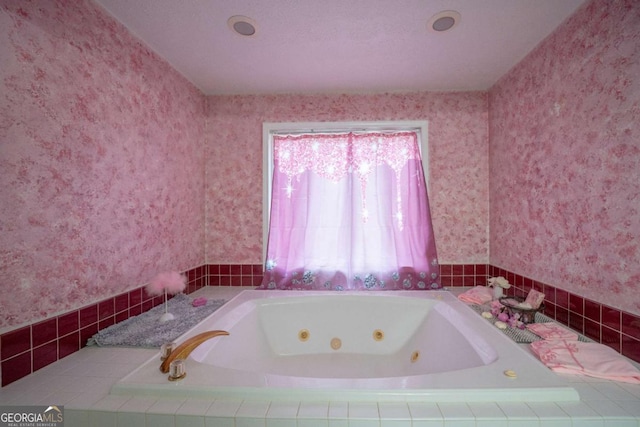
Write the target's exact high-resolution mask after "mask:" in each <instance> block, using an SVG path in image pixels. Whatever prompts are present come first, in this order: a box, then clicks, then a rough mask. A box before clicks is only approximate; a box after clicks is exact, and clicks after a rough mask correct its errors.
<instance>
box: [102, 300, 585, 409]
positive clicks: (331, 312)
mask: <svg viewBox="0 0 640 427" xmlns="http://www.w3.org/2000/svg"><path fill="white" fill-rule="evenodd" d="M215 329H221V330H226V331H228V332H229V335H228V336H220V337H216V338H213V339H211V340H209V341H205V342H204V343H202V344H201V345H200V346H198V347H197V348H196V349H195V350H194V351H193V352H192V353H191V355H190V356H189V357H188V358H187V359H186V361H185V363H186V372H187V375H186V377H185V378H184V379H182V380H180V381H168V379H167V374H162V373H161V372H160V371H159V366H160V355H159V354H158V356H157V357H154V358H153V359H151V360H148V361H147V362H145V363H144V364H142V365H141V366H140V367H138V368H137V369H135V370H134V371H133V372H131V373H130V374H128V375H127V376H125V377H124V378H122V379H121V380H119V381H118V382H116V384H115V385H114V386H113V387H112V389H111V393H112V394H120V395H121V394H135V395H153V396H163V397H172V396H173V397H187V396H198V397H211V398H215V397H226V398H240V399H259V400H271V401H274V400H275V401H282V400H292V401H305V400H310V401H318V400H325V401H328V400H330V401H336V400H344V401H358V402H362V401H406V402H411V401H437V402H452V401H466V402H489V401H495V402H505V401H527V402H544V401H548V402H556V401H578V400H579V395H578V393H577V392H576V391H575V390H574V389H573V388H571V387H568V386H567V385H566V382H565V381H563V380H562V379H561V378H559V377H558V376H557V375H556V374H554V373H553V372H551V371H550V370H548V369H547V368H546V367H545V366H544V365H542V364H541V363H540V362H539V361H538V360H537V359H535V357H534V356H533V355H531V354H530V353H529V352H528V351H527V350H526V349H525V348H522V347H521V346H519V345H518V344H516V343H514V342H513V341H512V340H511V339H509V338H508V337H507V336H505V335H504V334H503V333H501V332H500V331H498V330H497V329H496V328H495V327H494V326H492V325H491V324H490V323H489V322H486V321H485V320H484V319H482V318H481V317H480V316H478V315H477V314H476V313H475V312H474V311H473V310H471V309H470V308H469V307H467V306H466V305H465V304H463V303H462V302H460V301H459V300H458V299H457V298H456V297H455V296H454V295H452V294H451V293H449V292H447V291H428V292H427V291H383V292H364V291H359V292H329V291H274V290H247V291H243V292H241V293H240V294H238V295H237V296H236V297H235V298H233V299H232V300H230V301H229V302H228V303H226V304H225V305H224V306H223V307H221V308H220V309H219V310H217V311H216V312H214V313H213V314H211V315H210V316H209V317H207V318H206V319H205V320H204V321H202V322H201V323H200V324H198V325H197V326H196V327H195V328H193V329H192V330H191V331H189V332H188V333H186V334H185V335H183V336H182V337H180V338H179V339H178V340H177V342H178V343H180V342H182V341H184V340H186V339H188V338H189V337H191V336H194V335H196V334H199V333H201V332H204V331H208V330H215ZM505 373H509V374H511V375H507V374H505ZM513 374H515V376H514V375H513Z"/></svg>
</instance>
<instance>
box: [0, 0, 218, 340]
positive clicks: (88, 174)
mask: <svg viewBox="0 0 640 427" xmlns="http://www.w3.org/2000/svg"><path fill="white" fill-rule="evenodd" d="M0 40H1V41H0V63H1V64H2V67H0V78H1V79H2V89H1V90H0V235H1V236H2V238H0V295H2V297H0V330H2V329H3V328H4V329H7V328H11V327H15V326H17V325H20V324H23V323H25V322H29V321H34V320H36V319H39V318H44V317H47V316H50V315H53V314H55V313H59V312H64V311H68V310H69V309H71V308H77V307H81V306H82V305H85V304H88V303H91V302H95V301H97V300H100V299H102V298H105V297H108V296H112V295H115V294H117V293H120V292H122V291H124V290H126V289H127V288H130V287H134V286H140V285H142V284H144V283H146V282H147V281H149V279H150V278H151V277H152V276H153V275H155V274H156V273H157V272H158V271H160V270H163V269H168V268H175V269H180V270H182V269H187V268H190V267H193V266H196V265H200V264H202V262H203V260H204V227H203V224H204V204H203V202H202V200H203V199H204V160H203V158H204V138H205V136H206V135H205V126H206V102H207V101H206V98H205V97H204V96H203V95H202V94H201V93H200V92H199V91H197V90H196V89H195V88H194V87H193V86H192V85H191V84H190V83H188V82H187V81H186V80H185V79H184V78H182V77H181V76H179V75H178V74H177V73H176V72H175V71H173V70H172V69H171V68H170V67H169V65H168V64H167V63H165V62H164V61H162V60H160V59H159V58H158V57H157V56H156V55H155V54H154V53H152V52H151V51H150V50H149V49H148V48H146V47H144V46H143V45H141V44H140V43H139V42H138V41H137V40H136V39H134V38H133V37H132V36H131V35H130V33H129V32H128V31H127V30H126V29H125V28H124V27H122V26H121V25H120V24H117V23H116V22H115V21H114V20H112V19H111V18H110V17H109V16H108V15H107V14H106V13H105V12H103V11H102V10H101V9H99V8H98V7H97V6H96V5H95V4H94V3H93V2H90V1H88V0H81V1H62V0H61V1H53V0H41V1H17V0H16V1H10V0H0Z"/></svg>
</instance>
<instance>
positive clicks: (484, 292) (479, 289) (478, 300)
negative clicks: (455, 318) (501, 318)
mask: <svg viewBox="0 0 640 427" xmlns="http://www.w3.org/2000/svg"><path fill="white" fill-rule="evenodd" d="M458 299H459V300H460V301H462V302H465V303H467V304H478V305H482V304H484V303H487V302H489V301H491V300H492V299H493V292H492V291H491V289H490V288H487V287H485V286H476V287H474V288H471V289H469V290H468V291H465V292H463V293H461V294H460V295H458Z"/></svg>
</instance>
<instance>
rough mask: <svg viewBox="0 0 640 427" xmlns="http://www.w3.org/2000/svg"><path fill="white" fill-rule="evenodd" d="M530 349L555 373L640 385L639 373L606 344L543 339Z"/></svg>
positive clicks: (533, 344) (532, 344)
mask: <svg viewBox="0 0 640 427" xmlns="http://www.w3.org/2000/svg"><path fill="white" fill-rule="evenodd" d="M531 350H532V351H533V352H534V353H535V354H536V355H537V356H538V357H539V358H540V360H541V361H542V363H544V364H545V365H546V366H547V367H549V368H550V369H551V370H553V371H555V372H560V373H565V374H573V375H587V376H590V377H596V378H604V379H608V380H613V381H622V382H626V383H633V384H640V371H638V370H637V369H636V368H635V367H634V366H633V365H632V364H631V363H629V361H627V360H626V359H625V358H624V357H622V356H621V355H620V354H619V353H618V352H616V351H615V350H613V349H612V348H609V347H607V346H606V345H604V344H598V343H592V342H580V341H568V340H555V341H546V340H543V341H536V342H533V343H531Z"/></svg>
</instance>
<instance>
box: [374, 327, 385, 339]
mask: <svg viewBox="0 0 640 427" xmlns="http://www.w3.org/2000/svg"><path fill="white" fill-rule="evenodd" d="M373 339H374V340H376V341H382V340H383V339H384V332H382V331H381V330H380V329H376V330H375V331H373Z"/></svg>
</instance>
